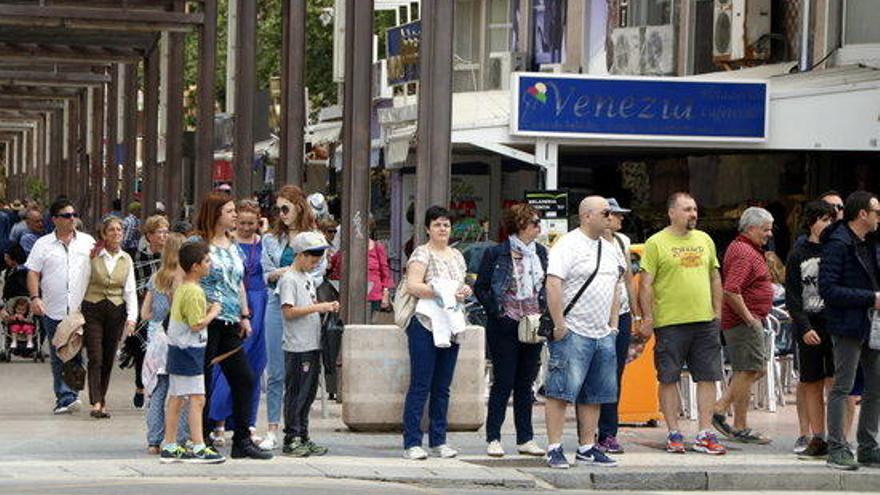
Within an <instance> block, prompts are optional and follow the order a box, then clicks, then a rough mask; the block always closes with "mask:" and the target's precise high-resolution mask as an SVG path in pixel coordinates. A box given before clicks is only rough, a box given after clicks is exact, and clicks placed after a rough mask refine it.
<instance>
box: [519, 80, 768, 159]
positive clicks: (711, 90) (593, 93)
mask: <svg viewBox="0 0 880 495" xmlns="http://www.w3.org/2000/svg"><path fill="white" fill-rule="evenodd" d="M511 77H512V81H511V85H510V87H511V94H512V97H513V105H512V108H513V115H512V116H511V121H510V122H511V123H510V125H511V129H510V132H511V134H515V135H522V136H558V137H565V138H590V137H593V138H606V139H651V140H685V141H695V140H696V141H755V142H760V141H765V140H766V139H767V124H768V115H767V110H768V107H769V103H768V91H767V83H766V82H765V81H698V80H693V79H681V78H653V77H652V78H647V77H645V78H634V77H604V76H603V77H596V76H581V75H575V74H529V73H514V74H513V75H512V76H511Z"/></svg>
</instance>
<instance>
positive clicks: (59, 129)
mask: <svg viewBox="0 0 880 495" xmlns="http://www.w3.org/2000/svg"><path fill="white" fill-rule="evenodd" d="M63 134H64V111H63V110H56V111H54V112H52V134H51V135H50V136H49V139H50V145H51V147H52V155H51V158H50V159H49V166H50V167H51V173H50V174H49V198H47V199H48V200H49V201H53V200H54V199H55V197H57V196H58V195H59V194H61V192H62V190H63V187H64V186H63V184H64V171H65V170H66V169H67V164H66V163H65V162H64V159H63V153H64V140H63Z"/></svg>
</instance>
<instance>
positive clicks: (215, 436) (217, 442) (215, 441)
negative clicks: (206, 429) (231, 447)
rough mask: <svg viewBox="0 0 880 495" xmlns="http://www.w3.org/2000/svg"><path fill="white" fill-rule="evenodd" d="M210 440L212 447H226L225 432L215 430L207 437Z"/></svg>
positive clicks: (218, 429)
mask: <svg viewBox="0 0 880 495" xmlns="http://www.w3.org/2000/svg"><path fill="white" fill-rule="evenodd" d="M208 436H209V437H210V439H211V445H213V446H214V447H223V446H224V445H226V430H223V429H220V428H217V429H215V430H214V431H212V432H211V433H210V434H209V435H208Z"/></svg>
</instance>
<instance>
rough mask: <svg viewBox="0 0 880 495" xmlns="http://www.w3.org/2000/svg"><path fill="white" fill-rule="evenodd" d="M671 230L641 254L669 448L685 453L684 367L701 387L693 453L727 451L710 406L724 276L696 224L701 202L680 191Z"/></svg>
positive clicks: (646, 331) (673, 199) (671, 205)
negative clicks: (682, 425)
mask: <svg viewBox="0 0 880 495" xmlns="http://www.w3.org/2000/svg"><path fill="white" fill-rule="evenodd" d="M667 206H668V213H669V226H668V227H666V228H665V229H663V230H661V231H660V232H657V233H656V234H654V235H653V236H651V237H650V238H649V239H648V240H647V242H645V252H644V255H643V256H642V260H641V267H642V270H643V272H642V274H641V290H640V302H641V307H642V318H643V319H642V327H641V332H642V334H643V335H645V336H646V337H650V336H651V334H652V333H654V334H656V336H657V341H656V346H655V348H654V365H655V366H656V368H657V380H658V381H659V382H660V409H661V410H662V411H663V416H664V418H665V419H666V427H667V428H668V429H669V435H668V436H667V439H666V450H667V451H668V452H671V453H680V454H683V453H684V452H685V445H684V436H683V435H682V433H681V432H680V431H679V429H678V411H679V405H680V404H681V397H680V395H679V391H678V382H679V379H680V376H681V369H682V366H683V365H684V364H685V363H687V367H688V371H689V373H690V374H691V377H692V378H693V379H694V381H695V382H697V406H698V409H699V424H700V425H699V426H700V431H699V433H698V434H697V439H696V442H695V443H694V447H693V448H694V450H696V451H698V452H705V453H707V454H716V455H718V454H724V453H725V452H726V449H725V448H724V446H723V445H721V444H719V443H718V441H717V439H716V437H715V434H714V433H712V429H711V428H712V412H713V410H712V408H713V406H714V404H715V389H716V382H717V381H718V380H721V379H722V378H723V375H722V372H721V334H720V329H719V320H720V318H719V315H720V314H721V296H722V291H721V276H720V274H719V272H718V268H719V264H718V257H717V256H716V253H715V243H714V242H713V241H712V238H711V237H709V236H708V235H707V234H706V233H705V232H701V231H699V230H697V229H696V227H697V203H696V201H694V198H693V197H691V195H690V194H687V193H682V192H679V193H675V194H673V195H672V196H670V198H669V201H668V203H667Z"/></svg>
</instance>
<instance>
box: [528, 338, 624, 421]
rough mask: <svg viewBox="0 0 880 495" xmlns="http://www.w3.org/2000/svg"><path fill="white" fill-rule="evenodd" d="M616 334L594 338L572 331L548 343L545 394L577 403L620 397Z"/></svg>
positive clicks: (600, 401) (605, 401)
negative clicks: (548, 357) (548, 353)
mask: <svg viewBox="0 0 880 495" xmlns="http://www.w3.org/2000/svg"><path fill="white" fill-rule="evenodd" d="M615 338H616V335H615V334H614V333H610V334H608V335H606V336H604V337H602V338H599V339H594V338H590V337H584V336H582V335H578V334H576V333H574V332H573V331H571V330H569V332H568V333H566V334H565V337H562V339H561V340H554V341H552V342H550V343H549V344H548V347H549V350H550V359H548V360H547V369H548V372H547V380H546V381H545V382H544V390H545V391H546V396H547V397H550V398H553V399H557V400H562V401H565V402H568V403H575V404H605V403H609V402H614V401H616V400H617V351H616V349H615Z"/></svg>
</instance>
